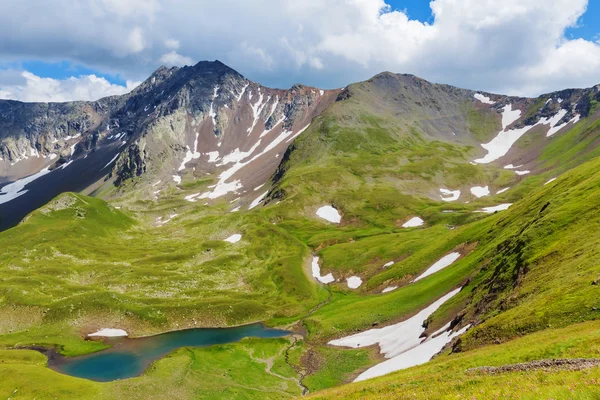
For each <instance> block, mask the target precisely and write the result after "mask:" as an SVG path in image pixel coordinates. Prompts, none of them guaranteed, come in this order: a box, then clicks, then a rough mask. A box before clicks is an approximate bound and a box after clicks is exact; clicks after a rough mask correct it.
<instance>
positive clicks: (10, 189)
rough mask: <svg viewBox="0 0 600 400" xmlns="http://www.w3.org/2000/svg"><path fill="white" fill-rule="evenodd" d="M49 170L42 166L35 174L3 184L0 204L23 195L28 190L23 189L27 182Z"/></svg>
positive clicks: (0, 192)
mask: <svg viewBox="0 0 600 400" xmlns="http://www.w3.org/2000/svg"><path fill="white" fill-rule="evenodd" d="M50 172H52V171H50V170H49V169H48V168H44V169H43V170H41V171H40V172H38V173H37V174H33V175H30V176H28V177H26V178H23V179H19V180H18V181H15V182H13V183H9V184H8V185H5V186H4V187H2V189H0V204H4V203H8V202H9V201H11V200H14V199H16V198H17V197H19V196H22V195H24V194H25V193H27V192H28V190H23V188H25V186H26V185H27V184H29V183H31V182H33V181H35V180H36V179H38V178H41V177H42V176H44V175H46V174H48V173H50Z"/></svg>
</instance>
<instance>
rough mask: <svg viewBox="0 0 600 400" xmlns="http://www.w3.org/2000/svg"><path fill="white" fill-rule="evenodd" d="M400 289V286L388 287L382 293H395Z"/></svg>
mask: <svg viewBox="0 0 600 400" xmlns="http://www.w3.org/2000/svg"><path fill="white" fill-rule="evenodd" d="M396 289H398V286H388V287H386V288H385V289H383V290H382V291H381V293H389V292H393V291H394V290H396Z"/></svg>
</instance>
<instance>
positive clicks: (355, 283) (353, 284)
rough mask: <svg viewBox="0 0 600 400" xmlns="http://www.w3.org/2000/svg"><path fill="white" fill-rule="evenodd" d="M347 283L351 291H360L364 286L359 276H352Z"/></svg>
mask: <svg viewBox="0 0 600 400" xmlns="http://www.w3.org/2000/svg"><path fill="white" fill-rule="evenodd" d="M347 281H348V287H349V288H350V289H358V288H359V287H360V285H362V279H360V277H358V276H351V277H350V278H348V279H347Z"/></svg>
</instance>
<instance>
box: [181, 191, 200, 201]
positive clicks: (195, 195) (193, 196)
mask: <svg viewBox="0 0 600 400" xmlns="http://www.w3.org/2000/svg"><path fill="white" fill-rule="evenodd" d="M198 196H200V193H196V194H190V195H189V196H185V197H184V199H185V200H187V201H189V202H190V203H195V202H196V197H198Z"/></svg>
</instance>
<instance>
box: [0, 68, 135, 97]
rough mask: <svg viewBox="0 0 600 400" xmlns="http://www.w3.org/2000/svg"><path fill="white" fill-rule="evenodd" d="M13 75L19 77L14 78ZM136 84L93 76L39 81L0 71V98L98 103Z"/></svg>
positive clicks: (31, 77) (32, 76) (27, 76)
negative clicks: (110, 80) (118, 83)
mask: <svg viewBox="0 0 600 400" xmlns="http://www.w3.org/2000/svg"><path fill="white" fill-rule="evenodd" d="M15 76H18V77H19V78H17V79H15ZM137 85H139V82H131V81H128V82H127V85H126V86H121V85H115V84H111V83H110V82H108V81H107V80H106V79H105V78H102V77H98V76H96V75H83V76H80V77H70V78H68V79H62V80H59V79H52V78H41V77H39V76H37V75H34V74H32V73H31V72H28V71H20V72H18V71H14V70H9V71H0V98H3V99H10V100H20V101H33V102H62V101H72V100H97V99H99V98H102V97H106V96H112V95H118V94H124V93H127V92H129V91H131V90H132V89H134V88H135V87H136V86H137Z"/></svg>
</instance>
